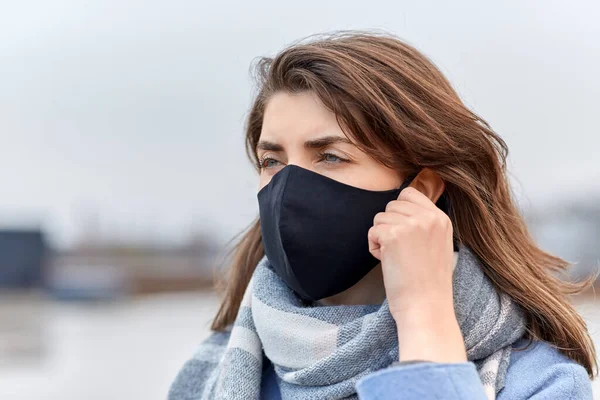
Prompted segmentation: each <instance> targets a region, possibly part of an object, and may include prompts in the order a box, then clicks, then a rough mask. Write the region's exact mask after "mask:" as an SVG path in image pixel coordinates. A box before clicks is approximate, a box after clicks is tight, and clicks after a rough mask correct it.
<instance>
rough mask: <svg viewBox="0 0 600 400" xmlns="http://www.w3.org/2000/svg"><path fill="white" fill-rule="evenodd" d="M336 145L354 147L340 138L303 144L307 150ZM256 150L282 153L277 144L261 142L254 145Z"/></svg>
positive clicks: (280, 147)
mask: <svg viewBox="0 0 600 400" xmlns="http://www.w3.org/2000/svg"><path fill="white" fill-rule="evenodd" d="M336 143H347V144H351V145H354V143H352V141H351V140H350V139H348V138H346V137H342V136H323V137H321V138H318V139H314V140H307V141H306V142H304V147H305V148H307V149H322V148H323V147H327V146H331V145H332V144H336ZM256 150H265V151H283V146H282V145H280V144H277V143H273V142H269V141H266V140H261V141H259V142H258V143H257V144H256Z"/></svg>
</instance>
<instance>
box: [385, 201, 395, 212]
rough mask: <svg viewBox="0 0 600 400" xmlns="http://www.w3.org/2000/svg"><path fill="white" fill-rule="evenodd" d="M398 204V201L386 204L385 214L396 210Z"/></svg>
mask: <svg viewBox="0 0 600 400" xmlns="http://www.w3.org/2000/svg"><path fill="white" fill-rule="evenodd" d="M397 203H398V200H392V201H390V202H389V203H387V205H386V206H385V211H386V212H390V211H393V210H394V209H395V208H396V205H397Z"/></svg>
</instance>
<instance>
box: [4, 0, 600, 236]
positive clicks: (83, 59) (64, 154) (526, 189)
mask: <svg viewBox="0 0 600 400" xmlns="http://www.w3.org/2000/svg"><path fill="white" fill-rule="evenodd" d="M211 3H212V4H211ZM599 20H600V3H599V2H597V1H591V0H590V1H569V2H566V1H503V2H494V3H490V2H482V1H453V2H445V1H397V0H395V1H386V2H377V1H368V2H365V1H348V0H344V1H323V0H319V1H312V0H311V1H306V0H305V1H296V2H285V1H235V2H231V1H218V2H217V1H215V2H208V1H180V0H176V1H173V0H170V1H166V0H165V1H148V0H144V1H141V0H127V1H122V0H121V1H117V0H91V1H82V0H54V1H47V0H39V1H27V0H24V1H18V2H16V1H15V2H8V1H2V2H0V226H15V225H21V224H26V225H31V224H36V223H37V222H38V221H39V222H40V223H41V224H42V225H43V227H44V228H45V229H47V231H48V232H49V233H50V234H51V236H52V240H53V242H54V243H56V244H58V245H61V246H66V245H69V244H70V243H73V242H74V241H75V240H76V239H77V237H78V235H80V234H81V232H82V231H83V230H84V229H85V228H84V225H85V224H84V221H88V224H89V221H90V220H93V218H92V216H93V215H96V217H95V218H96V221H97V223H96V224H97V226H99V228H98V229H99V230H100V232H101V233H102V234H103V235H106V236H117V237H123V238H131V239H134V240H147V239H164V240H172V241H177V240H180V239H181V238H183V237H185V236H186V235H187V234H188V233H189V232H190V231H191V230H193V229H200V230H202V229H206V230H210V231H216V232H218V238H219V240H223V239H227V238H229V237H230V236H231V235H233V234H234V233H235V232H237V231H239V230H240V229H241V228H243V227H244V226H246V225H247V224H248V223H249V222H250V221H251V219H252V218H253V217H254V216H255V215H256V213H257V204H256V197H255V190H256V184H257V183H256V177H255V176H254V172H253V170H252V168H251V166H250V164H249V162H248V161H247V160H246V158H245V153H244V149H243V123H244V118H245V115H246V112H247V109H248V106H249V104H250V100H251V93H252V82H251V80H250V78H249V73H248V71H249V66H250V63H251V62H252V60H253V59H254V58H255V57H257V56H260V55H273V54H274V53H275V52H277V51H278V50H279V49H281V48H282V47H283V46H285V45H286V44H288V43H290V42H292V41H294V40H296V39H298V38H301V37H304V36H307V35H310V34H313V33H318V32H326V31H331V30H337V29H373V28H377V29H385V30H388V31H390V32H393V33H395V34H397V35H399V36H400V37H402V38H404V39H405V40H406V41H408V42H409V43H411V44H413V45H415V46H416V47H417V48H418V49H420V50H421V51H423V52H424V53H425V54H427V55H428V56H429V57H431V58H432V59H433V60H434V62H436V64H437V65H438V66H439V67H440V68H441V69H442V71H443V72H444V73H446V74H447V76H448V78H449V79H450V81H451V82H452V83H453V84H454V86H455V87H456V88H457V90H458V91H459V93H460V94H461V96H462V97H463V99H464V100H465V102H466V103H467V104H468V105H469V106H470V107H471V108H472V109H473V110H474V111H475V112H477V113H478V114H480V115H481V116H482V117H483V118H484V119H486V120H487V121H488V122H489V123H490V124H491V125H492V127H493V128H494V129H495V130H496V131H497V132H498V133H499V134H500V135H501V136H502V137H503V138H504V139H505V140H506V142H507V143H508V145H509V148H510V151H511V154H510V157H509V160H510V171H511V174H512V176H513V183H514V185H515V191H516V193H517V196H518V198H519V201H520V203H521V204H522V205H523V207H524V208H525V209H527V208H531V207H541V206H544V205H546V204H549V203H550V204H551V203H555V202H557V201H562V200H565V199H566V200H568V199H571V198H578V199H579V198H585V197H587V196H591V195H594V194H595V195H598V194H600V180H599V179H598V178H600V161H598V155H599V154H600V152H599V151H598V148H599V146H600V135H599V133H600V132H599V128H598V116H599V115H600V113H599V109H600V100H599V99H600V76H599V74H598V71H599V68H600V67H599V65H600V40H599V39H600V24H599V23H598V21H599ZM194 226H196V227H197V228H194Z"/></svg>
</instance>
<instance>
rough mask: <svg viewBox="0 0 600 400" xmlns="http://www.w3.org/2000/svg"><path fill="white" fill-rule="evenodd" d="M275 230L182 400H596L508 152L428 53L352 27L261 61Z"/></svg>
mask: <svg viewBox="0 0 600 400" xmlns="http://www.w3.org/2000/svg"><path fill="white" fill-rule="evenodd" d="M257 69H258V72H259V83H260V87H259V92H258V95H257V97H256V99H255V101H254V104H253V106H252V109H251V112H250V115H249V118H248V123H247V132H246V143H247V150H248V153H249V156H250V158H251V159H252V160H254V161H255V163H256V166H257V168H258V171H259V175H260V179H259V182H260V184H259V191H258V202H259V210H260V219H259V220H257V221H256V222H255V223H254V224H253V225H252V226H251V228H250V229H249V230H248V232H247V233H246V234H245V235H244V236H243V238H242V239H241V241H240V242H239V244H238V246H237V248H236V250H235V255H234V257H233V262H232V267H231V271H230V274H229V277H228V281H227V286H226V292H225V297H224V299H223V302H222V304H221V307H220V309H219V311H218V313H217V315H216V317H215V319H214V321H213V324H212V329H213V330H214V332H213V334H212V335H211V336H210V337H209V338H208V339H207V340H206V341H205V342H204V343H203V344H202V345H201V346H200V349H199V350H198V352H197V354H196V355H195V356H194V357H193V358H192V359H191V360H190V361H188V362H187V363H186V365H185V366H184V367H183V369H182V371H181V372H180V373H179V375H178V377H177V379H176V380H175V382H174V383H173V385H172V388H171V391H170V398H171V399H213V398H217V399H253V398H255V399H256V398H262V399H279V398H283V399H339V398H357V397H360V398H361V399H382V400H383V399H396V398H402V399H439V398H444V399H485V398H488V399H493V398H498V399H526V398H536V399H542V398H543V399H547V398H548V399H550V398H551V399H568V398H569V399H571V398H572V399H588V398H591V385H590V378H591V377H593V376H594V374H595V373H596V370H597V365H596V361H595V350H594V346H593V343H592V341H591V339H590V336H589V334H588V331H587V329H586V325H585V323H584V321H583V320H582V318H581V317H580V316H579V315H578V314H577V313H576V311H575V310H574V309H573V307H572V306H571V305H570V304H569V303H568V301H567V295H569V294H571V293H575V292H576V291H577V290H578V289H581V288H582V287H583V285H581V284H580V285H575V284H571V283H565V282H564V281H561V280H559V279H558V278H557V277H556V276H555V275H556V272H558V271H561V270H563V269H565V268H566V267H567V263H566V262H565V261H563V260H562V259H560V258H558V257H555V256H552V255H550V254H548V253H546V252H544V251H542V250H541V249H540V248H538V247H537V246H536V244H535V243H534V241H533V240H532V238H531V236H530V235H529V233H528V232H527V229H526V227H525V224H524V222H523V219H522V217H521V216H520V215H519V212H518V210H517V208H516V206H515V204H514V202H513V199H512V198H511V195H510V190H509V185H508V182H507V179H506V164H505V160H506V156H507V147H506V145H505V143H504V142H503V140H502V139H501V138H500V137H499V136H498V135H497V134H496V133H494V132H493V131H492V129H491V128H490V126H489V125H488V124H487V123H486V122H485V121H484V120H483V119H481V118H480V117H478V116H477V115H475V114H474V113H473V112H471V111H469V110H468V109H467V107H466V106H465V105H464V104H463V103H462V102H461V100H460V99H459V97H458V95H457V94H456V92H455V91H454V90H453V89H452V87H451V86H450V84H449V83H448V81H447V80H446V79H445V78H444V76H443V75H442V74H441V72H440V71H439V70H438V69H437V68H436V67H435V66H434V65H433V63H432V62H431V61H429V60H428V59H427V58H426V57H425V56H424V55H422V54H421V53H419V52H418V51H417V50H415V49H414V48H413V47H411V46H409V45H407V44H405V43H403V42H402V41H400V40H398V39H397V38H395V37H391V36H386V35H375V34H367V33H356V32H345V33H338V34H334V35H331V36H327V37H319V38H317V39H312V40H311V41H308V42H300V43H297V44H294V45H292V46H291V47H289V48H287V49H285V50H284V51H282V52H281V53H280V54H278V55H277V56H276V57H275V58H273V59H267V58H265V59H262V60H261V61H260V62H259V63H258V68H257Z"/></svg>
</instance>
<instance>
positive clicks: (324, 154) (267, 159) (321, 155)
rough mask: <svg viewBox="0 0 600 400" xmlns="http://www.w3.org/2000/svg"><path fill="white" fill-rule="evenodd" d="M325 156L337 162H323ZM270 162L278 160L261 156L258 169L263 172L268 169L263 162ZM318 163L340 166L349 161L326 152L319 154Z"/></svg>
mask: <svg viewBox="0 0 600 400" xmlns="http://www.w3.org/2000/svg"><path fill="white" fill-rule="evenodd" d="M327 156H332V157H335V158H337V160H338V161H325V158H326V157H327ZM270 160H273V161H275V162H279V160H276V159H275V158H273V157H269V156H263V157H260V158H259V159H258V169H260V170H263V169H267V168H269V167H266V166H265V162H266V161H270ZM319 161H324V162H325V163H327V164H341V163H346V162H350V160H348V159H345V158H342V157H340V156H338V155H337V154H333V153H329V152H326V151H324V152H321V153H319Z"/></svg>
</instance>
